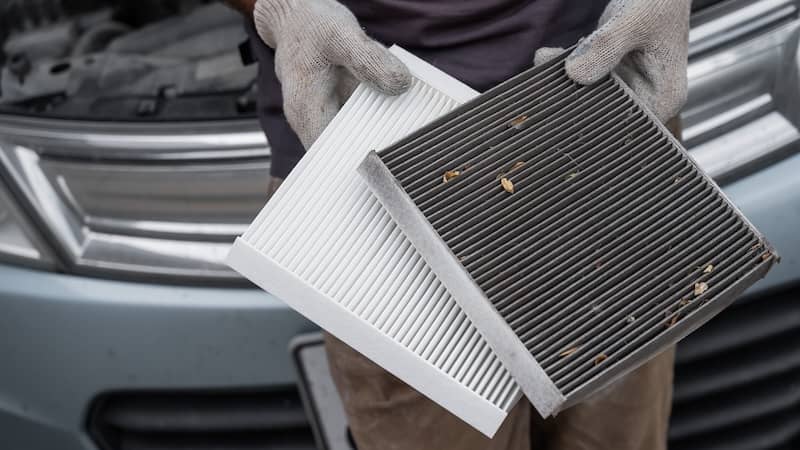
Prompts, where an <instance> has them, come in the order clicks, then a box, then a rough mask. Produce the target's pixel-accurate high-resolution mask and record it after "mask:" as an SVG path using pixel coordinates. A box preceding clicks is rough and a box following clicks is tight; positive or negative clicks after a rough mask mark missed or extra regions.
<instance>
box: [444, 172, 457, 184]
mask: <svg viewBox="0 0 800 450" xmlns="http://www.w3.org/2000/svg"><path fill="white" fill-rule="evenodd" d="M459 175H461V171H460V170H448V171H447V172H445V173H444V175H442V182H444V183H447V182H448V181H450V180H452V179H453V178H455V177H457V176H459Z"/></svg>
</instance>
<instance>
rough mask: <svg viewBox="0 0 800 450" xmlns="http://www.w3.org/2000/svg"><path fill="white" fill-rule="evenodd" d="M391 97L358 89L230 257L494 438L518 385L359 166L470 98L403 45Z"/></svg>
mask: <svg viewBox="0 0 800 450" xmlns="http://www.w3.org/2000/svg"><path fill="white" fill-rule="evenodd" d="M392 51H393V52H394V53H395V54H396V55H397V56H398V57H399V58H401V59H402V60H403V61H404V62H405V63H406V65H407V66H408V67H409V69H410V70H411V72H412V74H413V75H414V77H415V79H414V81H413V84H412V86H411V88H410V90H409V91H408V92H407V93H405V94H403V95H401V96H398V97H391V98H390V97H386V96H383V95H380V94H378V93H376V92H374V91H373V90H371V89H369V88H367V87H366V86H360V87H359V88H358V89H357V90H356V91H355V93H354V94H353V95H352V96H351V97H350V99H349V100H348V102H347V103H346V104H345V105H344V107H343V108H342V110H341V112H340V113H339V114H338V115H337V116H336V118H335V119H334V120H333V122H332V123H331V124H330V125H329V126H328V128H327V129H326V130H325V132H324V133H323V134H322V136H321V137H320V138H319V139H318V140H317V142H315V143H314V145H313V146H312V147H311V149H309V151H308V152H307V153H306V155H305V156H304V157H303V159H302V160H301V161H300V163H299V165H298V166H297V168H295V170H294V171H293V172H292V173H291V175H290V176H289V177H288V178H287V179H286V181H285V182H284V183H283V184H282V185H281V187H280V189H279V190H278V191H277V192H276V193H275V195H274V196H273V198H272V199H271V200H270V201H269V203H268V204H267V205H266V206H265V207H264V209H263V210H262V211H261V212H260V213H259V214H258V217H257V218H256V219H255V221H254V222H253V223H252V224H251V226H250V227H249V228H248V230H247V231H246V232H245V234H244V235H243V236H241V237H240V238H238V239H237V240H236V243H235V244H234V246H233V248H232V250H231V253H230V255H229V256H228V263H229V264H230V266H231V267H233V268H234V269H235V270H237V271H238V272H240V273H241V274H243V275H244V276H245V277H247V278H248V279H250V280H251V281H253V282H255V283H256V284H257V285H259V286H260V287H261V288H263V289H265V290H266V291H268V292H270V293H272V294H274V295H275V296H276V297H278V298H280V299H281V300H283V301H284V302H286V303H287V304H288V305H289V306H291V307H292V308H294V309H295V310H297V311H298V312H300V313H301V314H303V315H304V316H306V317H307V318H309V319H310V320H312V321H313V322H315V323H316V324H317V325H319V326H321V327H322V328H324V329H325V330H327V331H328V332H330V333H331V334H333V335H335V336H337V337H338V338H339V339H341V340H342V341H344V342H346V343H347V344H348V345H350V346H351V347H353V348H355V349H356V350H358V351H359V352H361V353H362V354H364V355H366V356H367V357H368V358H370V359H371V360H372V361H374V362H375V363H377V364H379V365H381V366H382V367H384V368H385V369H387V370H388V371H389V372H391V373H393V374H394V375H395V376H397V377H398V378H400V379H401V380H403V381H404V382H406V383H408V384H409V385H411V386H412V387H414V388H415V389H416V390H418V391H419V392H421V393H423V394H424V395H426V396H428V397H429V398H431V399H432V400H434V401H436V402H437V403H439V404H441V405H442V406H443V407H445V408H446V409H448V410H450V411H451V412H452V413H453V414H455V415H456V416H458V417H460V418H461V419H462V420H464V421H465V422H467V423H469V424H470V425H472V426H473V427H475V428H477V429H478V430H480V431H481V432H483V433H484V434H486V435H489V436H492V435H493V434H494V433H495V431H496V430H497V428H498V427H499V426H500V424H501V423H502V421H503V420H504V418H505V417H506V415H507V412H508V411H509V410H510V409H511V408H512V407H513V406H514V404H515V403H516V401H517V400H518V399H519V398H520V396H521V393H520V391H519V388H518V387H517V385H516V384H515V383H514V380H513V378H511V376H510V375H509V373H508V372H507V371H506V370H505V368H504V367H503V366H502V363H501V362H500V360H499V359H498V358H497V357H496V356H495V355H494V353H493V352H492V351H491V349H490V347H489V346H488V344H487V343H486V341H485V340H484V339H483V338H482V337H481V335H480V334H479V333H478V331H477V329H476V328H475V327H474V325H473V324H472V323H471V322H470V321H469V320H468V318H467V316H466V314H465V313H464V312H463V311H462V310H461V308H460V307H459V306H458V304H457V303H456V301H455V300H454V299H453V298H452V296H450V295H449V294H448V293H447V291H446V289H445V288H444V286H443V285H442V283H441V282H440V281H439V280H438V279H437V278H436V276H435V274H434V273H433V271H432V270H431V269H430V268H429V267H428V266H427V265H426V264H425V262H424V260H423V259H422V257H421V255H420V254H419V253H418V252H417V251H416V250H415V249H414V247H413V246H412V245H411V243H410V242H409V241H408V240H407V239H406V238H405V236H404V235H403V233H402V231H401V230H400V228H399V227H398V226H397V225H396V224H395V223H394V221H393V220H392V218H391V216H390V215H389V213H388V212H386V210H385V209H383V207H382V206H381V205H380V203H379V202H378V200H377V199H376V198H375V197H374V196H373V195H372V193H371V192H370V190H369V187H368V186H367V185H366V183H365V182H364V181H363V180H362V179H361V177H359V175H358V173H357V171H356V169H357V168H358V165H359V164H360V163H361V161H362V160H363V159H364V157H365V156H366V154H367V153H368V152H369V151H370V150H371V149H374V148H381V147H385V146H388V145H390V144H392V143H393V142H396V141H397V140H399V139H401V138H402V137H403V136H406V135H408V134H409V133H411V132H413V131H414V130H416V129H418V128H419V127H421V126H423V125H425V124H426V123H428V122H430V121H432V120H434V119H436V118H438V117H440V116H442V115H443V114H445V113H447V112H449V111H451V110H452V109H454V108H456V107H457V106H458V105H460V104H462V103H464V102H466V101H468V100H470V99H472V98H474V97H475V96H476V95H477V93H475V92H474V91H473V90H471V89H469V88H468V87H466V86H465V85H463V84H461V83H460V82H458V81H457V80H455V79H453V78H451V77H449V76H447V75H445V74H444V73H442V72H439V71H438V70H436V69H434V68H433V67H432V66H430V65H428V64H426V63H424V62H423V61H421V60H419V59H417V58H415V57H413V56H412V55H410V54H409V53H407V52H404V51H402V50H401V49H399V48H393V49H392Z"/></svg>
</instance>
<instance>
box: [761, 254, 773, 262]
mask: <svg viewBox="0 0 800 450" xmlns="http://www.w3.org/2000/svg"><path fill="white" fill-rule="evenodd" d="M770 256H772V255H770V253H769V252H766V253H764V254H763V255H761V260H762V261H768V260H769V258H770Z"/></svg>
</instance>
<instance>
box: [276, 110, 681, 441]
mask: <svg viewBox="0 0 800 450" xmlns="http://www.w3.org/2000/svg"><path fill="white" fill-rule="evenodd" d="M667 126H668V128H669V129H670V131H671V132H672V133H673V134H675V135H676V136H680V123H679V122H678V121H677V120H673V121H671V122H670V123H669V124H668V125H667ZM281 181H282V180H279V179H273V180H271V181H270V186H269V189H270V191H271V192H274V190H275V189H277V187H278V186H279V185H280V183H281ZM325 347H326V349H327V352H328V360H329V362H330V368H331V374H332V376H333V380H334V382H335V383H336V387H337V389H338V390H339V394H340V396H341V398H342V402H343V403H344V408H345V412H346V413H347V416H348V421H349V424H350V429H351V431H352V433H353V437H354V439H355V441H356V445H357V446H358V450H665V449H666V448H667V428H668V426H669V415H670V411H671V405H672V378H673V364H674V359H675V350H674V349H670V350H668V351H666V352H664V353H662V354H661V355H659V356H658V357H656V358H655V359H653V360H651V361H650V362H648V363H647V364H645V365H643V366H642V367H640V368H639V369H637V370H636V371H634V372H632V373H630V374H629V375H627V376H625V377H624V378H623V379H621V380H620V381H618V382H617V383H616V384H614V385H612V386H611V387H609V388H608V389H606V390H604V391H602V392H600V393H599V394H597V395H595V396H594V397H593V398H592V399H590V400H588V401H586V402H583V403H581V404H579V405H576V406H573V407H572V408H569V409H567V410H566V411H563V412H561V413H560V414H559V415H558V416H556V417H554V418H548V419H542V418H541V417H540V416H539V414H538V413H537V412H536V411H535V410H533V408H532V406H531V405H530V404H529V403H528V402H527V401H526V400H525V398H523V399H522V400H520V402H519V403H518V404H517V405H516V406H515V407H514V409H513V410H512V411H511V412H510V413H509V415H508V418H507V419H506V421H505V422H504V423H503V425H502V426H501V427H500V429H499V430H498V432H497V433H496V434H495V436H494V438H493V439H488V438H486V437H485V436H484V435H482V434H480V433H479V432H478V431H476V430H475V429H473V428H472V427H470V426H469V425H467V424H466V423H464V422H463V421H461V420H460V419H458V418H457V417H456V416H454V415H452V414H451V413H449V412H448V411H446V410H445V409H444V408H442V407H440V406H439V405H437V404H436V403H434V402H433V401H431V400H429V399H428V398H427V397H425V396H423V395H422V394H420V393H418V392H417V391H415V390H414V389H412V388H411V387H409V386H408V385H407V384H405V383H403V382H402V381H400V380H399V379H397V378H396V377H394V376H393V375H391V374H390V373H388V372H386V371H385V370H383V369H382V368H381V367H379V366H378V365H376V364H375V363H373V362H372V361H370V360H369V359H367V358H366V357H365V356H363V355H361V354H360V353H358V352H357V351H355V350H353V349H352V348H350V347H349V346H347V345H346V344H344V343H343V342H341V341H340V340H338V339H336V338H334V337H333V336H331V335H328V334H326V336H325Z"/></svg>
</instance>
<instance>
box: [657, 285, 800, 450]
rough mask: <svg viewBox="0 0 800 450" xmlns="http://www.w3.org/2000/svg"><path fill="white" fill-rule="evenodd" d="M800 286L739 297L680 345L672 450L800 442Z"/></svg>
mask: <svg viewBox="0 0 800 450" xmlns="http://www.w3.org/2000/svg"><path fill="white" fill-rule="evenodd" d="M798 344H800V288H797V287H795V288H794V289H791V290H788V291H784V292H781V293H776V294H770V295H769V296H759V297H754V298H743V299H742V300H740V301H737V302H736V303H734V305H733V306H731V307H730V308H729V309H728V310H726V311H724V312H723V313H722V314H720V315H719V317H717V318H715V319H714V320H713V321H712V322H710V323H709V324H708V325H706V326H705V327H703V328H701V329H700V330H699V331H698V332H697V333H695V334H693V335H691V336H689V337H688V338H687V339H685V340H684V341H683V342H681V344H680V345H679V346H678V354H677V361H676V372H675V395H674V406H673V414H672V424H671V428H670V448H671V449H673V450H790V449H791V450H793V449H797V448H800V422H798V420H797V418H798V417H800V345H798Z"/></svg>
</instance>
